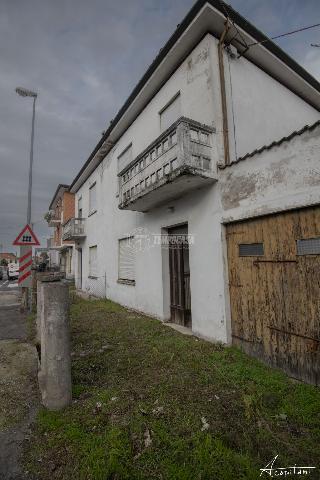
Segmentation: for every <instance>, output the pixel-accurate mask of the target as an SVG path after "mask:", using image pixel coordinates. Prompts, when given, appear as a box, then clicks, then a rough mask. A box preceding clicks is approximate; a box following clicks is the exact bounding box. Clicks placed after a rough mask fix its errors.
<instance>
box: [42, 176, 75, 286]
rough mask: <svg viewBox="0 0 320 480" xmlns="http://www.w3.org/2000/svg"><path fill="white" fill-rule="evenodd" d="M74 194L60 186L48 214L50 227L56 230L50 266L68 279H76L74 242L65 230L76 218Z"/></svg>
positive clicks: (50, 243)
mask: <svg viewBox="0 0 320 480" xmlns="http://www.w3.org/2000/svg"><path fill="white" fill-rule="evenodd" d="M74 201H75V199H74V194H73V193H71V192H69V185H62V184H60V185H58V187H57V189H56V192H55V194H54V196H53V199H52V201H51V203H50V206H49V211H48V213H47V214H46V220H47V222H48V225H49V227H52V228H53V229H54V232H53V236H52V237H51V238H50V239H49V241H48V243H49V245H50V246H49V252H50V253H49V265H50V267H51V268H52V269H59V271H60V272H63V273H65V275H66V278H68V279H73V278H74V272H75V269H74V264H75V260H74V258H75V255H74V249H75V245H74V241H73V240H70V239H69V238H67V237H66V235H65V234H64V232H63V230H65V229H66V228H67V226H68V225H69V224H70V222H72V221H73V218H74Z"/></svg>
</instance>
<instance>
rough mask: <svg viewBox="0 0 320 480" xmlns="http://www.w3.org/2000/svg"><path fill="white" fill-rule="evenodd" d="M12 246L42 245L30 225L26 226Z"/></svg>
mask: <svg viewBox="0 0 320 480" xmlns="http://www.w3.org/2000/svg"><path fill="white" fill-rule="evenodd" d="M12 245H20V246H21V245H31V246H32V245H40V242H39V240H38V239H37V237H36V235H35V233H34V232H33V231H32V228H31V227H30V225H26V226H25V227H24V229H23V230H21V232H20V233H19V235H18V236H17V238H16V239H15V241H14V242H13V244H12Z"/></svg>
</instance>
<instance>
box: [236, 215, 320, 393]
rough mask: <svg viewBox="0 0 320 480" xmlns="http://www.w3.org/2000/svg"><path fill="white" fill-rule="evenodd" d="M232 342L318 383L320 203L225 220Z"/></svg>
mask: <svg viewBox="0 0 320 480" xmlns="http://www.w3.org/2000/svg"><path fill="white" fill-rule="evenodd" d="M227 244H228V264H229V290H230V301H231V319H232V338H233V343H234V344H236V345H239V346H241V348H243V349H244V350H245V351H246V352H247V353H249V354H251V355H254V356H257V357H259V358H261V359H263V360H265V361H266V362H267V363H269V364H270V365H273V366H276V367H279V368H281V369H283V370H284V371H286V372H287V373H288V374H289V375H291V376H293V377H295V378H298V379H300V380H304V381H306V382H309V383H313V384H316V385H318V384H320V207H318V206H317V207H312V208H307V209H300V210H296V211H291V212H286V213H282V214H277V215H272V216H268V217H263V218H259V219H255V220H249V221H243V222H239V223H235V224H230V225H228V226H227Z"/></svg>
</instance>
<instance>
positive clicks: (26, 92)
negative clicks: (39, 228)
mask: <svg viewBox="0 0 320 480" xmlns="http://www.w3.org/2000/svg"><path fill="white" fill-rule="evenodd" d="M16 92H17V94H18V95H20V96H21V97H32V98H33V110H32V127H31V145H30V163H29V188H28V211H27V224H28V225H30V224H31V192H32V165H33V143H34V119H35V114H36V99H37V96H38V94H37V93H35V92H32V91H31V90H27V89H26V88H21V87H17V88H16Z"/></svg>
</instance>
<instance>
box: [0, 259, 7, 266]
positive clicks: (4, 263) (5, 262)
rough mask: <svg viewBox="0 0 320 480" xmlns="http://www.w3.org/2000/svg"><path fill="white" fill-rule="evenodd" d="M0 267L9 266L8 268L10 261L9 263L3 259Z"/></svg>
mask: <svg viewBox="0 0 320 480" xmlns="http://www.w3.org/2000/svg"><path fill="white" fill-rule="evenodd" d="M0 265H1V266H2V267H7V266H8V261H7V260H6V259H5V258H3V259H2V260H1V262H0Z"/></svg>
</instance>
